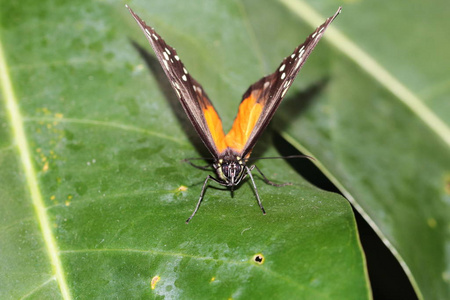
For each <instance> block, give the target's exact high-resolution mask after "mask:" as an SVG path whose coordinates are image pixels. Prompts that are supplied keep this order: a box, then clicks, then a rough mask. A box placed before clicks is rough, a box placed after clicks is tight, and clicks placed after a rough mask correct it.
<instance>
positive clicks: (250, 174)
mask: <svg viewBox="0 0 450 300" xmlns="http://www.w3.org/2000/svg"><path fill="white" fill-rule="evenodd" d="M254 167H255V165H253V166H251V167H250V168H249V167H247V166H245V169H246V170H247V174H248V177H250V180H251V181H252V184H253V189H254V190H255V195H256V200H258V204H259V207H260V208H261V210H262V212H263V214H264V215H265V214H266V211H265V210H264V207H263V206H262V203H261V199H260V198H259V194H258V189H257V188H256V184H255V181H254V180H253V176H252V170H253V168H254Z"/></svg>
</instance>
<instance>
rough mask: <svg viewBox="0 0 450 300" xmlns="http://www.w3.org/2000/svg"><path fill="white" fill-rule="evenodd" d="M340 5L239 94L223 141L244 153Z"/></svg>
mask: <svg viewBox="0 0 450 300" xmlns="http://www.w3.org/2000/svg"><path fill="white" fill-rule="evenodd" d="M340 12H341V8H340V7H339V9H338V10H337V11H336V13H335V14H334V15H333V16H332V17H330V18H328V19H327V20H326V21H325V23H323V24H322V25H320V26H319V27H317V29H316V30H315V31H314V32H313V33H312V34H311V35H309V36H308V38H307V39H306V40H305V42H304V43H303V44H301V45H300V46H298V47H297V48H295V50H294V52H293V53H292V55H290V56H288V57H286V58H285V59H284V60H283V62H282V63H281V64H280V66H279V67H278V69H277V70H276V71H275V72H274V73H272V74H270V75H268V76H266V77H264V78H262V79H261V80H259V81H258V82H256V83H254V84H253V85H251V86H250V88H249V89H248V90H247V92H246V93H245V94H244V96H243V98H242V102H241V104H240V105H239V111H238V114H237V117H236V119H235V120H234V123H233V126H232V128H231V130H230V132H228V134H227V135H226V137H225V141H226V144H227V145H228V146H229V147H231V148H233V149H234V150H235V151H237V152H238V153H239V154H240V155H241V157H247V155H248V154H249V153H250V152H251V150H252V149H253V147H254V146H255V143H256V141H257V140H258V138H259V136H260V135H261V133H262V132H263V131H264V129H265V128H266V127H267V125H268V124H269V122H270V120H271V119H272V117H273V115H274V113H275V111H276V110H277V108H278V106H279V105H280V103H281V100H282V99H283V97H284V95H285V94H286V92H287V91H288V89H289V87H290V86H291V85H292V82H293V81H294V79H295V77H296V76H297V74H298V72H299V71H300V69H301V68H302V66H303V64H304V63H305V61H306V59H307V58H308V56H309V55H310V54H311V52H312V51H313V49H314V47H316V45H317V43H318V42H319V40H320V39H321V38H322V35H323V34H324V32H325V30H326V29H327V27H328V25H330V23H331V22H333V20H334V19H335V18H336V17H337V15H339V13H340Z"/></svg>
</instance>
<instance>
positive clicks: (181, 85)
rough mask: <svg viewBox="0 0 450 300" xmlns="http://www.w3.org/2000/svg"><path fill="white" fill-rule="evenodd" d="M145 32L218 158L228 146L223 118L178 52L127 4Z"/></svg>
mask: <svg viewBox="0 0 450 300" xmlns="http://www.w3.org/2000/svg"><path fill="white" fill-rule="evenodd" d="M126 7H127V8H128V10H129V11H130V13H131V15H132V16H133V17H134V19H135V20H136V22H137V23H138V24H139V27H141V29H142V31H143V32H144V33H145V35H146V37H147V40H148V41H149V42H150V45H151V46H152V48H153V50H154V51H155V54H156V57H157V58H158V61H159V63H160V64H161V67H162V69H163V70H164V73H165V74H166V76H167V78H168V79H169V82H170V84H171V85H172V87H173V89H174V91H175V92H176V94H177V96H178V99H179V100H180V102H181V105H182V106H183V109H184V111H185V112H186V115H187V116H188V118H189V120H190V121H191V123H192V125H193V126H194V128H195V130H196V131H197V133H198V135H199V136H200V138H201V139H202V141H203V143H204V144H205V146H206V147H207V148H208V150H209V152H211V154H212V155H213V157H214V158H215V159H218V157H219V154H220V153H222V152H223V150H224V149H225V148H226V145H225V135H224V133H223V129H222V121H221V120H220V117H219V115H218V114H217V112H216V110H215V109H214V107H213V105H212V103H211V101H210V100H209V98H208V96H207V95H206V93H205V91H204V90H203V88H202V86H201V85H200V84H199V83H198V82H197V81H196V80H195V79H194V78H193V77H192V76H191V75H190V74H189V72H188V71H187V70H186V68H185V67H184V64H183V63H182V62H181V60H180V58H179V57H178V55H177V52H176V51H175V49H174V48H172V47H170V46H169V45H168V44H167V43H166V42H165V41H164V40H163V39H162V38H161V36H160V35H158V33H156V31H155V30H154V29H153V28H151V27H150V26H148V25H147V24H145V22H144V21H143V20H142V19H141V18H139V16H138V15H137V14H135V13H134V11H133V10H132V9H131V8H130V7H128V6H126Z"/></svg>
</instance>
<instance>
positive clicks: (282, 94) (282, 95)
mask: <svg viewBox="0 0 450 300" xmlns="http://www.w3.org/2000/svg"><path fill="white" fill-rule="evenodd" d="M287 90H288V89H287V88H285V89H284V90H283V92H282V93H281V97H284V95H285V94H286V92H287Z"/></svg>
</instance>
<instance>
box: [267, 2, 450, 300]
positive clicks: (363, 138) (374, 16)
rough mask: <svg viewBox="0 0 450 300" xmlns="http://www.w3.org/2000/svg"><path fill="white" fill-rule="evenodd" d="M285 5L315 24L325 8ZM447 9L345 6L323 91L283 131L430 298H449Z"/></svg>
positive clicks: (332, 38)
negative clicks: (315, 160) (315, 162)
mask: <svg viewBox="0 0 450 300" xmlns="http://www.w3.org/2000/svg"><path fill="white" fill-rule="evenodd" d="M282 2H283V4H285V5H286V7H288V8H289V9H290V10H291V11H293V12H294V13H295V14H296V15H297V17H298V18H299V19H307V20H308V22H310V23H312V22H313V21H314V20H315V18H316V17H315V15H314V13H316V11H315V9H316V10H320V11H322V10H324V8H323V7H322V6H320V7H319V6H318V5H317V4H315V9H313V8H311V7H309V6H308V5H306V4H305V3H304V2H300V1H297V0H292V1H288V0H283V1H282ZM326 6H327V7H328V9H329V10H332V8H333V7H334V4H328V5H326ZM449 8H450V6H449V3H448V1H437V2H436V1H435V2H433V3H431V2H430V3H429V2H423V1H413V2H408V5H405V3H404V2H400V1H391V2H389V9H387V6H386V5H385V4H384V3H382V2H373V3H372V2H371V3H369V2H354V3H351V4H348V5H345V6H344V8H343V12H342V14H341V16H340V18H339V20H338V22H336V24H335V26H334V27H333V28H330V30H329V31H328V32H327V36H326V38H328V41H329V42H330V43H329V47H330V48H334V49H336V51H335V52H336V53H335V55H334V56H333V57H328V58H323V61H325V62H326V65H327V70H330V69H331V70H332V71H331V72H330V75H329V80H328V81H327V84H326V87H325V88H324V89H323V91H322V93H321V95H320V97H317V98H316V99H314V101H313V102H312V103H311V105H309V106H308V109H307V111H306V112H305V114H304V116H302V118H301V119H300V118H299V119H296V120H295V121H294V122H290V123H289V128H288V129H287V130H286V132H284V133H283V136H284V137H285V138H286V139H287V140H288V141H290V142H291V143H292V144H294V145H295V146H296V147H297V148H298V149H300V150H302V151H304V152H306V153H307V154H309V153H312V154H313V155H314V156H315V157H316V158H318V161H319V162H320V163H318V165H319V167H320V168H321V169H322V171H323V172H324V173H326V174H328V176H329V177H330V178H331V179H332V181H333V182H334V183H335V184H336V186H338V187H339V188H340V190H341V191H342V192H343V193H344V195H346V197H347V198H348V199H349V200H350V201H351V202H352V203H353V204H354V206H355V207H356V208H357V209H358V211H359V212H360V213H361V214H362V215H363V216H364V218H365V219H366V220H367V221H368V223H369V224H371V226H372V227H373V228H374V229H375V231H376V232H377V233H378V235H379V236H380V237H381V238H382V240H383V242H384V243H385V244H386V245H387V246H388V247H389V248H390V249H391V251H392V252H393V254H394V255H395V256H396V257H397V259H398V260H399V261H400V263H401V265H402V266H403V268H404V270H405V272H406V274H407V275H408V276H409V278H410V280H411V281H412V284H413V286H414V288H415V290H416V292H417V294H418V296H419V297H420V298H425V299H449V298H450V260H449V255H450V248H449V247H448V244H449V241H450V235H449V232H450V231H449V228H450V190H449V182H450V151H449V150H450V149H449V148H450V147H449V146H450V129H449V127H448V125H449V121H450V106H449V103H450V102H449V101H448V91H449V85H448V70H449V69H450V64H449V63H450V61H449V60H448V53H449V52H450V43H449V42H448V41H447V40H446V39H443V38H442V37H443V36H445V35H446V30H445V29H446V28H449V26H450V21H449V19H448V18H447V17H446V12H447V11H448V9H449ZM293 26H294V25H293ZM264 29H265V28H264V27H262V28H261V30H264ZM268 38H271V36H269V37H268ZM321 49H323V47H322V48H321ZM316 54H319V55H320V54H321V53H320V52H319V53H316ZM327 55H329V53H328V52H327ZM316 59H320V58H317V56H316ZM324 64H325V63H324ZM305 71H306V70H305ZM319 76H320V75H319ZM280 113H281V114H282V113H283V112H280ZM279 115H280V114H279ZM286 116H289V114H284V115H282V116H281V117H285V118H286Z"/></svg>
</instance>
